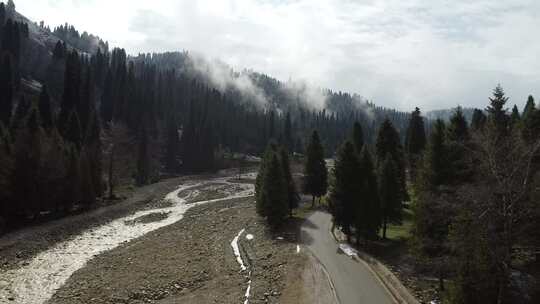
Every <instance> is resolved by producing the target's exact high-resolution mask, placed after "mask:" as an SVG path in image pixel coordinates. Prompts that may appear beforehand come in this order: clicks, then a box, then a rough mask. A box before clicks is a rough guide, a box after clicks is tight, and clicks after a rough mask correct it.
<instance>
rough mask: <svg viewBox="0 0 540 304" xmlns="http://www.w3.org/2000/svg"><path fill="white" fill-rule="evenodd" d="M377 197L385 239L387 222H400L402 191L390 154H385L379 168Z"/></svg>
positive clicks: (397, 223)
mask: <svg viewBox="0 0 540 304" xmlns="http://www.w3.org/2000/svg"><path fill="white" fill-rule="evenodd" d="M378 180H379V199H380V203H381V224H382V237H383V239H386V230H387V228H388V225H389V224H396V225H401V223H402V212H403V211H402V209H403V205H402V195H401V194H402V192H401V191H400V189H401V183H400V180H399V173H398V166H397V165H396V163H395V161H394V159H393V158H392V156H391V155H387V156H386V158H385V160H384V161H383V162H382V164H381V166H380V169H379V177H378Z"/></svg>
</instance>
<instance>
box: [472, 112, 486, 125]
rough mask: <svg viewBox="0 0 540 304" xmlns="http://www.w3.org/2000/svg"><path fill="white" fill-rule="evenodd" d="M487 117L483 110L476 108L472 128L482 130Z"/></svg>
mask: <svg viewBox="0 0 540 304" xmlns="http://www.w3.org/2000/svg"><path fill="white" fill-rule="evenodd" d="M486 120H487V117H486V115H485V114H484V112H483V111H482V110H479V109H474V111H473V116H472V120H471V129H473V130H481V129H482V128H483V127H484V125H485V124H486Z"/></svg>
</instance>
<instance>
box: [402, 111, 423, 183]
mask: <svg viewBox="0 0 540 304" xmlns="http://www.w3.org/2000/svg"><path fill="white" fill-rule="evenodd" d="M425 147H426V131H425V128H424V118H423V117H422V114H421V112H420V109H419V108H416V109H415V110H414V111H413V112H412V114H411V119H410V120H409V127H408V129H407V134H406V138H405V149H406V151H407V156H408V158H409V166H410V170H411V177H412V178H413V179H414V178H415V176H416V167H417V162H418V161H419V159H420V157H421V155H422V152H423V151H424V149H425Z"/></svg>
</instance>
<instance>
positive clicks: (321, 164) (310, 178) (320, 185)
mask: <svg viewBox="0 0 540 304" xmlns="http://www.w3.org/2000/svg"><path fill="white" fill-rule="evenodd" d="M304 174H305V181H304V182H305V184H304V193H307V194H310V195H312V197H313V200H312V205H313V207H314V206H315V198H316V197H322V196H324V195H326V192H327V189H328V170H327V169H326V162H325V160H324V150H323V147H322V144H321V140H320V139H319V133H318V132H317V131H313V134H312V135H311V141H310V143H309V145H308V148H307V161H306V164H305V169H304Z"/></svg>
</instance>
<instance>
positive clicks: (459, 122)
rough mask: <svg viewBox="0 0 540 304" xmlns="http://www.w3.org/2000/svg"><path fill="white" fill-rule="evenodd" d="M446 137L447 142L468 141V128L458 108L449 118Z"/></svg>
mask: <svg viewBox="0 0 540 304" xmlns="http://www.w3.org/2000/svg"><path fill="white" fill-rule="evenodd" d="M447 136H448V139H449V140H453V141H458V142H464V141H466V140H468V139H469V126H468V125H467V119H465V116H464V115H463V110H462V109H461V107H458V108H457V109H456V111H455V112H454V114H453V115H452V116H451V117H450V125H449V126H448V132H447Z"/></svg>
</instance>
